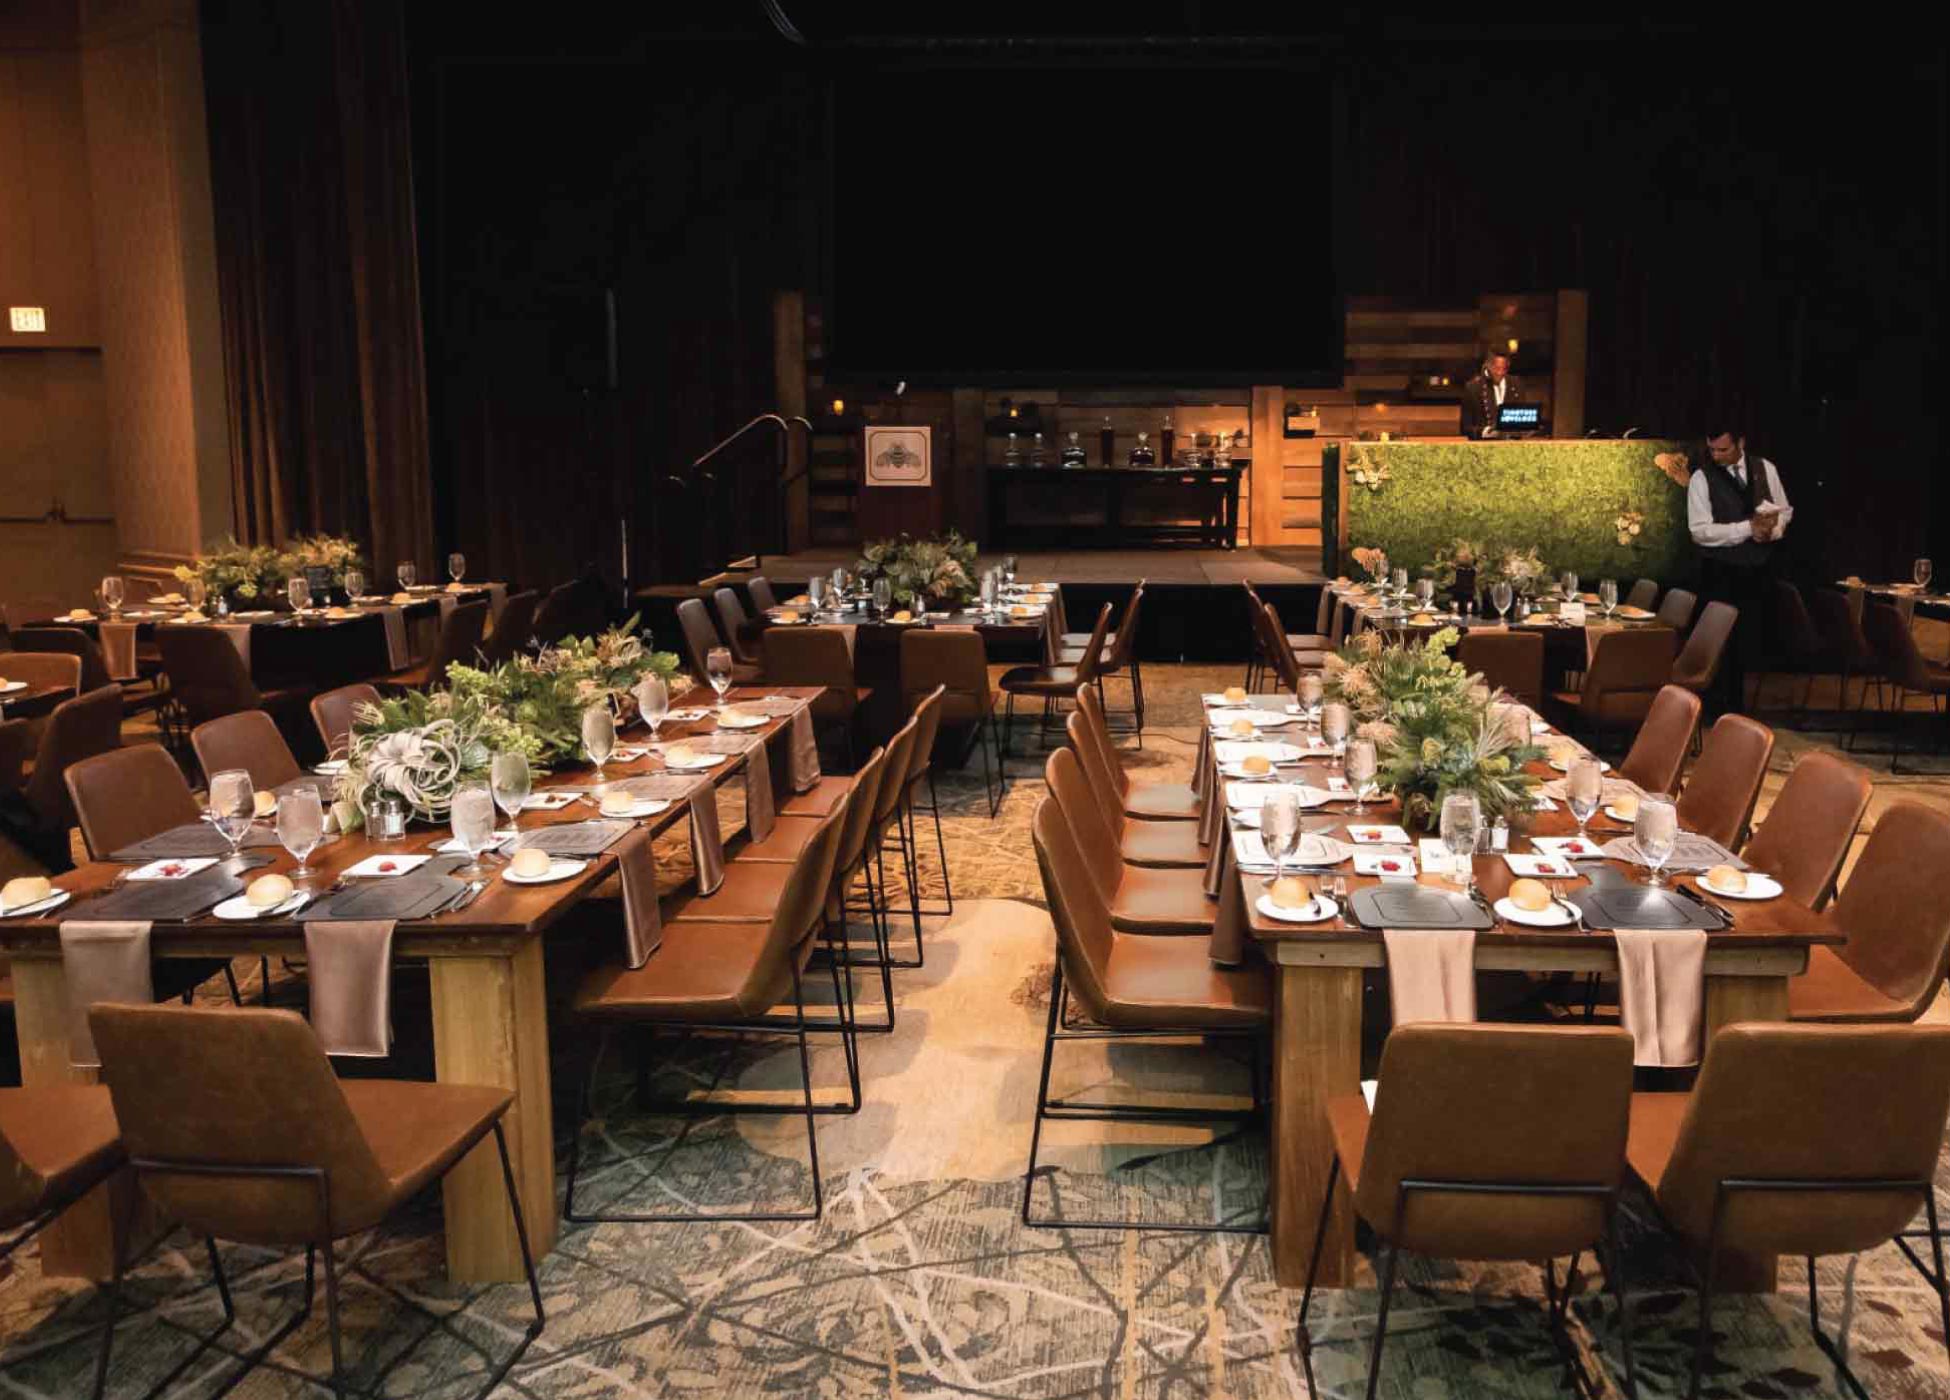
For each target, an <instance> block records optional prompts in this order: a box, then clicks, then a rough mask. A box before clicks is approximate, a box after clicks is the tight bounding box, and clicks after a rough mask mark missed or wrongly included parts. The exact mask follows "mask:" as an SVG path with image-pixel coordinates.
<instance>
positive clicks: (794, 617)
mask: <svg viewBox="0 0 1950 1400" xmlns="http://www.w3.org/2000/svg"><path fill="white" fill-rule="evenodd" d="M772 616H774V617H776V618H777V619H778V620H779V621H780V622H786V623H792V622H797V621H798V620H799V614H798V613H796V612H794V611H793V610H792V609H791V608H780V609H779V610H778V611H777V612H775V613H773V614H772Z"/></svg>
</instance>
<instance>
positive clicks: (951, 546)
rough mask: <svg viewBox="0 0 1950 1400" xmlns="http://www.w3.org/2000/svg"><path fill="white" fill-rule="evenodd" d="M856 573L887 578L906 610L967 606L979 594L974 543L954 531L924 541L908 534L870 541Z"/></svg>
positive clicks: (895, 598)
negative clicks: (976, 580)
mask: <svg viewBox="0 0 1950 1400" xmlns="http://www.w3.org/2000/svg"><path fill="white" fill-rule="evenodd" d="M855 572H856V573H858V574H859V575H860V577H861V578H863V579H875V578H883V577H884V578H885V579H887V581H888V582H889V583H891V584H892V585H893V590H894V601H895V602H896V603H900V604H903V605H905V606H907V607H915V606H917V605H918V606H927V605H930V604H933V605H938V606H942V607H966V606H967V605H968V604H970V603H972V602H974V601H975V596H976V591H977V589H976V583H975V541H973V540H965V539H963V538H962V537H961V534H960V532H958V531H955V530H950V531H949V532H948V533H947V534H946V535H937V536H935V537H934V538H932V539H925V540H917V539H914V538H912V537H910V536H908V535H901V536H899V537H898V538H895V539H888V540H870V541H868V543H867V545H866V547H865V548H863V549H862V550H861V551H860V562H859V563H858V564H857V565H856V566H855Z"/></svg>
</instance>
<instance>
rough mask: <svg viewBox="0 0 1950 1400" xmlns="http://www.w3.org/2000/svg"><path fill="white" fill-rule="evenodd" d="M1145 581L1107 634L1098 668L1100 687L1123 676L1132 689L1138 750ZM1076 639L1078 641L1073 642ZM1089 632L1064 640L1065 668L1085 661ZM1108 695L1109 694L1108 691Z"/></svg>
mask: <svg viewBox="0 0 1950 1400" xmlns="http://www.w3.org/2000/svg"><path fill="white" fill-rule="evenodd" d="M1144 585H1145V580H1144V579H1139V580H1138V582H1137V587H1136V588H1134V589H1132V590H1131V600H1130V601H1129V602H1128V603H1126V604H1125V605H1124V615H1123V616H1122V617H1120V618H1119V619H1118V621H1117V626H1116V627H1114V628H1112V629H1111V630H1110V631H1109V632H1106V633H1105V634H1104V660H1103V664H1102V665H1100V666H1099V667H1098V668H1097V682H1096V683H1097V686H1098V688H1099V689H1104V682H1105V681H1107V680H1109V679H1110V678H1111V677H1112V676H1122V677H1124V680H1125V682H1126V683H1127V684H1128V685H1129V686H1130V688H1131V730H1130V732H1131V733H1133V734H1136V735H1137V741H1138V747H1139V748H1143V747H1144V668H1143V665H1142V663H1141V662H1140V661H1139V659H1138V651H1137V645H1138V636H1139V629H1140V628H1141V627H1142V625H1143V611H1144ZM1070 636H1076V642H1075V643H1074V644H1072V643H1071V642H1070ZM1089 640H1090V637H1089V634H1088V633H1084V634H1081V635H1078V634H1075V633H1072V634H1069V635H1066V636H1065V637H1064V647H1063V653H1062V656H1061V657H1060V658H1059V659H1060V660H1061V661H1062V662H1063V663H1064V664H1065V665H1067V666H1074V665H1075V664H1076V663H1077V662H1079V661H1081V660H1083V648H1084V647H1085V646H1086V645H1087V644H1088V643H1089ZM1105 693H1106V694H1108V693H1109V692H1108V691H1107V690H1106V691H1105Z"/></svg>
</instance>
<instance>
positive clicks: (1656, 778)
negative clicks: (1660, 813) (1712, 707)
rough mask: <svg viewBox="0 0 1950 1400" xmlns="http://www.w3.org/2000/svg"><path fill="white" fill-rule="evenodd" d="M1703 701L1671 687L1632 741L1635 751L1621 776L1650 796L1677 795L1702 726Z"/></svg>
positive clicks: (1658, 698) (1620, 769)
mask: <svg viewBox="0 0 1950 1400" xmlns="http://www.w3.org/2000/svg"><path fill="white" fill-rule="evenodd" d="M1699 711H1700V698H1699V696H1697V695H1695V694H1693V692H1692V691H1690V690H1685V689H1682V688H1681V687H1679V686H1676V685H1669V686H1666V687H1665V688H1664V689H1662V690H1661V691H1660V692H1659V693H1658V695H1657V696H1655V697H1654V698H1653V701H1652V709H1651V711H1650V712H1649V713H1647V715H1646V717H1645V722H1644V723H1643V724H1641V725H1640V726H1639V732H1638V734H1637V735H1636V736H1635V737H1634V738H1633V740H1632V747H1631V751H1630V752H1628V753H1627V754H1626V755H1625V761H1624V762H1623V763H1621V764H1619V765H1618V776H1619V777H1621V778H1624V779H1627V780H1628V781H1630V782H1634V783H1637V784H1638V785H1639V786H1640V787H1641V788H1643V789H1644V790H1645V791H1647V792H1663V793H1677V792H1678V791H1679V775H1680V773H1681V772H1682V771H1683V770H1684V769H1685V767H1686V750H1687V748H1688V747H1690V746H1691V744H1692V742H1693V730H1694V729H1695V728H1696V727H1698V725H1699Z"/></svg>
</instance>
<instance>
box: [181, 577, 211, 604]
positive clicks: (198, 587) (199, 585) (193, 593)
mask: <svg viewBox="0 0 1950 1400" xmlns="http://www.w3.org/2000/svg"><path fill="white" fill-rule="evenodd" d="M209 596H210V588H209V585H208V584H206V583H204V581H203V580H202V579H200V578H193V579H191V580H189V582H187V583H185V584H184V585H183V600H184V601H185V602H187V603H188V604H189V605H190V610H191V611H192V612H195V611H197V610H199V609H201V608H202V606H203V602H204V599H206V598H208V597H209Z"/></svg>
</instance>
